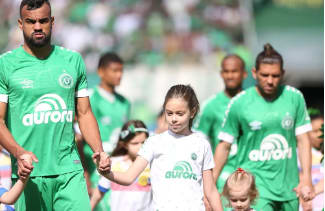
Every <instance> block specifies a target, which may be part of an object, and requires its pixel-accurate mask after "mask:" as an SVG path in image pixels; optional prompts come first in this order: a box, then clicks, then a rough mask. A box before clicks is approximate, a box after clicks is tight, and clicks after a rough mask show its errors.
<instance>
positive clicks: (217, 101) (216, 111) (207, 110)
mask: <svg viewBox="0 0 325 211" xmlns="http://www.w3.org/2000/svg"><path fill="white" fill-rule="evenodd" d="M230 100H231V98H229V97H228V96H227V95H226V94H225V92H219V93H218V94H216V95H214V96H213V97H211V98H209V99H208V100H207V101H205V102H204V103H203V106H202V110H201V112H200V114H199V115H198V118H197V119H196V121H195V123H194V129H196V130H198V131H201V132H203V133H204V134H205V135H207V136H208V137H209V141H210V144H211V148H212V152H213V153H214V152H215V149H216V147H217V145H218V143H219V141H220V140H219V139H218V134H219V132H220V130H221V125H222V122H223V119H224V115H225V111H226V109H227V106H228V104H229V102H230ZM236 153H237V144H235V143H234V144H233V145H232V146H231V151H230V153H229V156H228V159H227V162H226V164H225V166H224V168H223V169H222V172H221V174H220V177H219V180H218V183H217V187H218V189H219V191H220V192H221V191H222V189H223V186H224V184H225V181H226V180H227V178H228V177H229V175H230V174H231V173H232V172H233V171H234V170H235V168H236V166H235V165H236V160H235V155H236Z"/></svg>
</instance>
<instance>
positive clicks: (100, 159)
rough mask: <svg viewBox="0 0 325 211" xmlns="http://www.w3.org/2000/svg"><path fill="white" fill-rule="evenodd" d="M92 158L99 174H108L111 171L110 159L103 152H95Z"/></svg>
mask: <svg viewBox="0 0 325 211" xmlns="http://www.w3.org/2000/svg"><path fill="white" fill-rule="evenodd" d="M92 158H93V161H94V163H95V164H96V167H97V170H98V172H99V173H100V174H102V175H103V174H108V173H109V172H110V171H111V159H110V158H109V156H108V155H107V154H106V153H105V152H95V153H94V154H93V156H92Z"/></svg>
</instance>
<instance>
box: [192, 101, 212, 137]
mask: <svg viewBox="0 0 325 211" xmlns="http://www.w3.org/2000/svg"><path fill="white" fill-rule="evenodd" d="M214 121H215V118H214V114H213V112H211V110H210V109H209V106H208V105H207V106H206V107H205V108H204V109H203V110H202V111H201V113H200V114H199V116H198V117H197V119H196V120H195V123H194V129H196V130H199V131H201V132H203V133H204V134H205V135H207V136H208V137H210V138H211V136H212V134H211V132H213V131H212V128H213V124H214Z"/></svg>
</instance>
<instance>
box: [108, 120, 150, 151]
mask: <svg viewBox="0 0 325 211" xmlns="http://www.w3.org/2000/svg"><path fill="white" fill-rule="evenodd" d="M131 126H132V127H134V128H135V131H131V130H129V128H130V127H131ZM137 128H138V129H139V128H141V129H146V130H147V127H146V125H145V124H144V123H143V122H142V121H141V120H129V121H128V122H126V123H125V124H124V125H123V126H122V129H121V133H120V136H119V140H118V143H117V145H116V147H115V149H114V150H113V152H112V156H121V155H126V154H127V153H128V151H127V149H126V148H125V144H127V143H128V142H129V141H131V140H132V139H133V138H134V137H135V136H136V135H137V134H139V133H145V134H146V137H147V138H148V137H149V133H148V131H146V132H145V131H144V130H141V131H136V129H137ZM124 132H127V134H125V135H123V133H124Z"/></svg>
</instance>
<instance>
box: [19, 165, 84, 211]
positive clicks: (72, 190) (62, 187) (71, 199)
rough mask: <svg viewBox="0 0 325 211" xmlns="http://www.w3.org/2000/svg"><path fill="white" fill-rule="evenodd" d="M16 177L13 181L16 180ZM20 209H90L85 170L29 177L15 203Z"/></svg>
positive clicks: (51, 210)
mask: <svg viewBox="0 0 325 211" xmlns="http://www.w3.org/2000/svg"><path fill="white" fill-rule="evenodd" d="M16 181H17V179H14V181H13V182H16ZM15 210H19V211H77V210H78V211H90V200H89V196H88V192H87V186H86V181H85V178H84V175H83V171H74V172H70V173H66V174H61V175H54V176H40V177H31V178H29V180H28V182H27V184H26V187H25V189H24V191H23V193H22V194H21V196H20V197H19V199H18V200H17V202H16V203H15Z"/></svg>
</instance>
